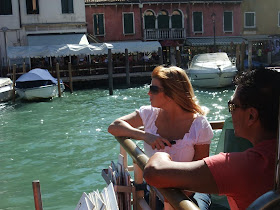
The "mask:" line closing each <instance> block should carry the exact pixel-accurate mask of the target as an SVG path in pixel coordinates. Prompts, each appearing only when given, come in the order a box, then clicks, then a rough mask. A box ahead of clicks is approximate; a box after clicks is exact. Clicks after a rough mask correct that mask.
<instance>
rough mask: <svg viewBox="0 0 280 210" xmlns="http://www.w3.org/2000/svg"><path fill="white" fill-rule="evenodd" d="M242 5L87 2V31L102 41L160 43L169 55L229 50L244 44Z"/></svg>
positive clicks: (228, 1)
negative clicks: (199, 50)
mask: <svg viewBox="0 0 280 210" xmlns="http://www.w3.org/2000/svg"><path fill="white" fill-rule="evenodd" d="M241 3H242V0H237V1H236V0H235V1H232V0H224V1H220V0H214V1H198V0H196V1H191V0H189V1H166V0H162V1H153V0H151V1H143V0H142V1H140V0H132V1H114V0H110V1H106V0H104V1H100V0H86V1H85V5H86V21H87V30H88V33H89V34H91V35H92V36H93V37H95V38H97V40H99V41H100V42H113V41H135V40H142V41H159V42H160V44H161V45H162V47H163V50H164V51H165V53H169V54H172V53H173V52H174V50H176V49H177V50H178V49H180V50H181V54H184V52H186V51H187V50H188V49H191V50H192V51H195V50H197V49H199V48H203V49H202V50H203V51H207V52H209V51H218V50H219V51H221V50H223V51H226V50H228V49H227V48H228V47H229V46H230V45H231V46H232V45H236V44H241V43H242V42H243V39H242V36H241V25H242V24H241V16H242V15H241ZM173 54H174V53H173ZM167 56H168V57H170V55H167Z"/></svg>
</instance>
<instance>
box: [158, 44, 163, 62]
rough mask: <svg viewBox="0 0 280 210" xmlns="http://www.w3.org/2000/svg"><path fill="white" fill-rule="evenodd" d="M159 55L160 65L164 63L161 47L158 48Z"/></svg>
mask: <svg viewBox="0 0 280 210" xmlns="http://www.w3.org/2000/svg"><path fill="white" fill-rule="evenodd" d="M158 57H159V65H162V64H163V57H162V49H161V47H159V48H158Z"/></svg>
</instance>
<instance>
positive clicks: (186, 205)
mask: <svg viewBox="0 0 280 210" xmlns="http://www.w3.org/2000/svg"><path fill="white" fill-rule="evenodd" d="M116 139H117V140H118V142H119V143H120V144H121V146H122V147H123V148H124V149H125V150H126V152H127V153H128V154H129V155H130V156H131V158H132V159H133V161H134V162H135V163H137V165H138V166H139V167H140V168H141V170H144V167H145V166H146V164H147V162H148V160H149V157H148V156H147V155H146V154H145V153H144V152H143V151H142V150H141V149H140V148H139V147H138V146H137V145H136V144H135V143H134V142H133V141H132V140H131V139H128V138H126V137H116ZM158 191H159V192H160V193H161V194H162V195H163V196H164V197H165V198H166V199H167V200H168V202H169V203H170V204H171V205H172V206H173V207H174V208H175V209H190V210H196V209H199V208H198V207H197V206H196V205H195V204H194V203H193V202H192V201H191V200H190V198H189V197H187V196H186V195H185V194H184V193H183V192H182V191H181V190H179V189H167V188H166V189H163V188H162V189H158Z"/></svg>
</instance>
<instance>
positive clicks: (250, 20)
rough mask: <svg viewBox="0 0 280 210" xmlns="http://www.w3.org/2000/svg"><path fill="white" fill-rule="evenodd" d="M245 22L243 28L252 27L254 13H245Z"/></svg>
mask: <svg viewBox="0 0 280 210" xmlns="http://www.w3.org/2000/svg"><path fill="white" fill-rule="evenodd" d="M245 15H246V16H245V17H246V21H245V26H247V27H248V26H249V27H250V26H254V25H255V24H254V13H246V14H245Z"/></svg>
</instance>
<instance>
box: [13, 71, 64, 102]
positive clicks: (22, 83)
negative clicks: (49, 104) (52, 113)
mask: <svg viewBox="0 0 280 210" xmlns="http://www.w3.org/2000/svg"><path fill="white" fill-rule="evenodd" d="M60 87H61V88H60V89H61V92H63V91H64V89H65V87H64V84H63V82H62V81H60ZM16 92H17V94H18V95H19V97H20V99H23V100H29V101H30V100H44V99H52V98H53V97H56V96H58V81H57V79H56V78H54V77H53V76H52V75H51V74H50V73H49V71H48V70H47V69H39V68H36V69H32V70H31V71H29V72H27V73H25V74H23V75H21V76H20V77H19V78H18V79H17V80H16Z"/></svg>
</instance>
